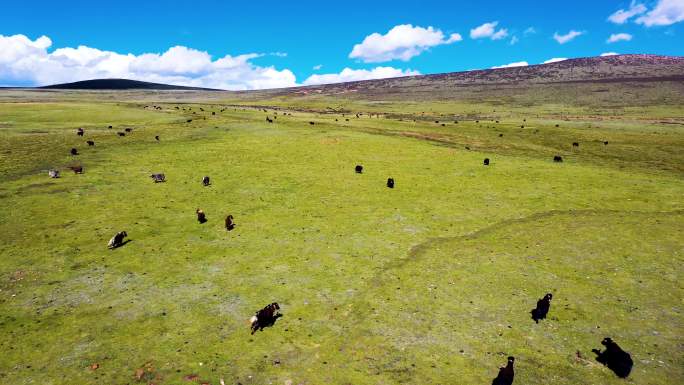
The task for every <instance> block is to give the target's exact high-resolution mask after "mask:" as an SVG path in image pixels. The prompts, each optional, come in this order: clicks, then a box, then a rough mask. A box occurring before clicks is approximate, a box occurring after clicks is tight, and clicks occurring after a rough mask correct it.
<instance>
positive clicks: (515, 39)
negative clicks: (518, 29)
mask: <svg viewBox="0 0 684 385" xmlns="http://www.w3.org/2000/svg"><path fill="white" fill-rule="evenodd" d="M518 41H520V40H519V39H518V37H517V36H513V37H512V38H511V45H515V44H517V43H518Z"/></svg>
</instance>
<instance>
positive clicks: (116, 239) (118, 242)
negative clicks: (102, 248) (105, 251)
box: [107, 231, 128, 249]
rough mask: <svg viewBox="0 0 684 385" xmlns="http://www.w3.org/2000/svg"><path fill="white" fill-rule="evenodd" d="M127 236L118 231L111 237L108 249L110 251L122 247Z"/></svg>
mask: <svg viewBox="0 0 684 385" xmlns="http://www.w3.org/2000/svg"><path fill="white" fill-rule="evenodd" d="M127 236H128V234H126V232H125V231H119V232H118V233H116V235H114V236H113V237H112V239H110V240H109V244H108V245H107V247H108V248H110V249H116V248H117V247H119V246H123V244H124V242H123V240H124V238H126V237H127Z"/></svg>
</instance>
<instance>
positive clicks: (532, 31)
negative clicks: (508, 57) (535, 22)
mask: <svg viewBox="0 0 684 385" xmlns="http://www.w3.org/2000/svg"><path fill="white" fill-rule="evenodd" d="M535 33H537V30H536V29H534V27H529V28H527V29H526V30H525V32H523V34H524V35H525V36H527V35H533V34H535Z"/></svg>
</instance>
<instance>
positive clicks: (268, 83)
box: [0, 35, 296, 90]
mask: <svg viewBox="0 0 684 385" xmlns="http://www.w3.org/2000/svg"><path fill="white" fill-rule="evenodd" d="M51 46H52V41H51V40H50V38H48V37H46V36H41V37H40V38H38V39H36V40H31V39H29V38H28V37H26V36H24V35H13V36H3V35H0V84H4V85H10V86H34V85H36V86H41V85H48V84H55V83H64V82H73V81H79V80H87V79H97V78H126V79H134V80H143V81H150V82H160V83H168V84H176V85H184V86H193V87H209V88H221V89H230V90H245V89H260V88H277V87H291V86H295V85H296V78H295V75H294V74H293V73H292V71H290V70H288V69H283V70H278V69H276V68H274V67H272V66H269V67H261V66H258V65H255V64H254V63H252V62H250V60H252V59H255V58H257V57H260V56H263V55H261V54H254V53H252V54H245V55H238V56H230V55H226V56H224V57H222V58H219V59H216V60H214V59H212V57H211V55H209V54H208V53H207V52H204V51H198V50H195V49H192V48H188V47H183V46H175V47H171V48H169V49H168V50H167V51H166V52H164V53H161V54H160V53H144V54H141V55H133V54H120V53H117V52H112V51H103V50H99V49H97V48H92V47H87V46H78V47H77V48H72V47H65V48H58V49H55V50H54V51H52V52H49V51H48V48H50V47H51Z"/></svg>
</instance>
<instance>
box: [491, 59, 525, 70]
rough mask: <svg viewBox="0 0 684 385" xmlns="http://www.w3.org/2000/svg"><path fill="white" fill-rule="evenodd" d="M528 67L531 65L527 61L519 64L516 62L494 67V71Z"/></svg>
mask: <svg viewBox="0 0 684 385" xmlns="http://www.w3.org/2000/svg"><path fill="white" fill-rule="evenodd" d="M528 65H529V63H527V62H526V61H517V62H514V63H509V64H504V65H501V66H494V67H492V69H497V68H511V67H527V66H528Z"/></svg>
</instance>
